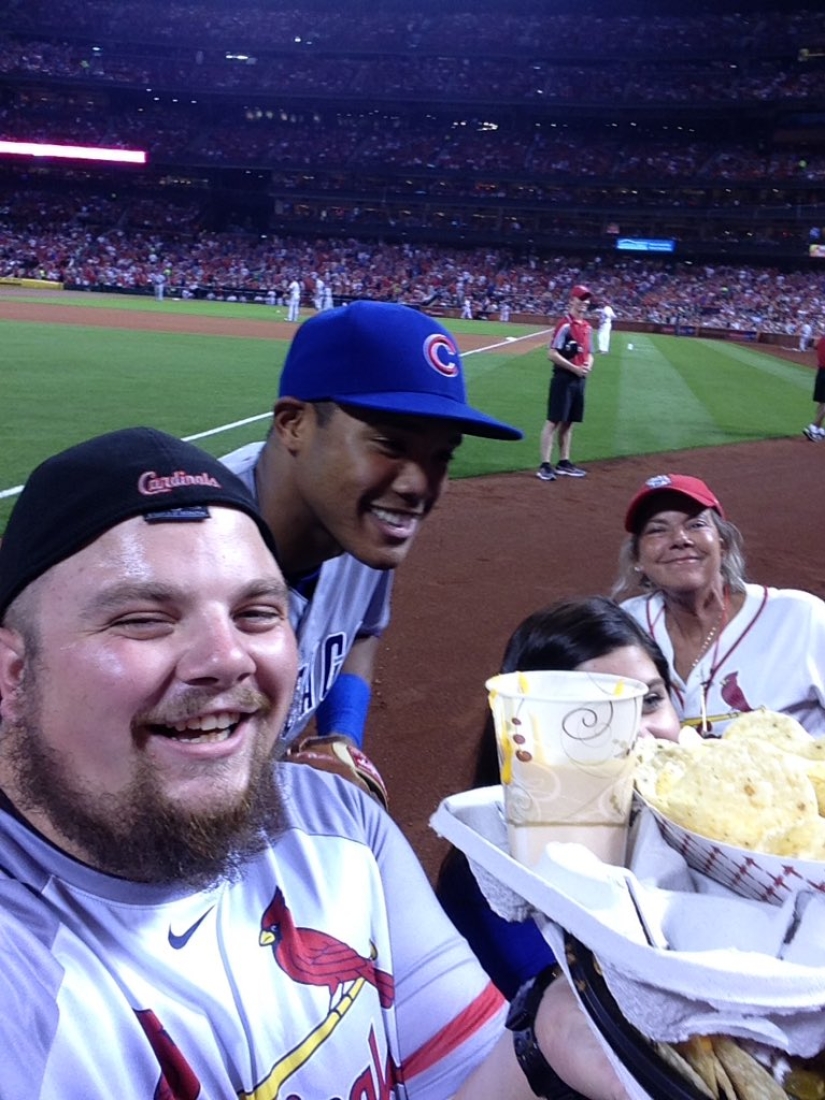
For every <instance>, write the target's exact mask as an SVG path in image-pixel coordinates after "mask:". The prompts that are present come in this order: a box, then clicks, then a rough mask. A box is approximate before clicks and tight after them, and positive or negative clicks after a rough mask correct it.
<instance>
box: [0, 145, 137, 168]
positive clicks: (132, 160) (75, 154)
mask: <svg viewBox="0 0 825 1100" xmlns="http://www.w3.org/2000/svg"><path fill="white" fill-rule="evenodd" d="M2 154H5V155H8V156H17V157H62V158H64V159H66V160H102V161H107V162H109V163H115V164H145V163H146V153H145V152H144V151H143V150H142V149H100V148H97V147H96V146H92V145H51V144H48V143H47V142H40V141H0V155H2Z"/></svg>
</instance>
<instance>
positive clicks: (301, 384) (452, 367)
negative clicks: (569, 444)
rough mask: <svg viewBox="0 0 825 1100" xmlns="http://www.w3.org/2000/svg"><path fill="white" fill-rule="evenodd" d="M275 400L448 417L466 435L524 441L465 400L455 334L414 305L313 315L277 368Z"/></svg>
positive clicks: (358, 306) (371, 305)
mask: <svg viewBox="0 0 825 1100" xmlns="http://www.w3.org/2000/svg"><path fill="white" fill-rule="evenodd" d="M278 395H279V397H296V398H298V399H299V400H300V401H334V402H335V404H336V405H343V406H345V407H346V406H347V405H351V406H352V407H353V408H356V409H374V410H375V411H377V412H386V413H393V414H397V415H402V416H422V417H433V418H434V419H437V420H449V421H451V422H453V423H454V424H455V425H456V427H457V428H458V429H459V430H460V431H462V432H464V433H465V434H467V435H479V436H485V437H486V438H488V439H521V438H522V432H521V431H519V429H518V428H512V427H510V425H509V424H503V423H502V422H501V421H499V420H494V419H493V418H492V417H491V416H487V415H486V413H483V412H479V411H478V409H474V408H473V407H472V406H471V405H469V404H468V403H467V391H466V388H465V385H464V370H463V367H462V363H461V356H460V354H459V351H458V345H457V344H456V341H455V337H453V336H452V334H451V333H449V332H448V331H447V329H445V328H444V327H443V326H442V325H440V324H439V323H438V322H437V321H435V320H433V318H432V317H430V316H428V314H426V313H422V312H421V311H420V310H417V309H413V308H412V307H411V306H402V305H397V304H396V303H394V302H372V301H360V302H352V304H351V305H348V306H341V307H340V308H339V309H330V310H327V311H326V312H324V313H318V314H316V315H315V316H314V317H310V319H309V320H308V321H305V322H304V323H303V324H302V325H301V327H300V328H299V329H298V331H297V333H296V334H295V337H294V339H293V341H292V344H291V345H290V348H289V351H288V352H287V356H286V360H285V362H284V367H283V371H282V372H281V381H280V387H279V390H278Z"/></svg>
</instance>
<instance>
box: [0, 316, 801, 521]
mask: <svg viewBox="0 0 825 1100" xmlns="http://www.w3.org/2000/svg"><path fill="white" fill-rule="evenodd" d="M83 301H86V299H85V298H83ZM124 301H127V302H132V301H133V300H131V299H128V298H127V299H122V298H115V297H113V298H106V305H107V306H108V305H109V303H110V302H111V303H112V305H115V303H117V304H118V305H122V304H123V302H124ZM134 302H135V306H134V308H138V306H140V308H144V309H145V308H147V307H149V308H150V309H153V310H154V309H163V308H166V307H165V305H156V304H155V303H152V302H151V301H147V300H146V299H136V300H134ZM178 304H179V303H176V304H175V308H176V307H177V305H178ZM186 305H187V308H188V306H189V305H190V303H187V304H186ZM198 305H199V309H203V310H206V311H210V312H212V313H213V315H214V311H218V312H224V311H227V310H231V311H232V312H233V313H234V312H235V310H238V311H240V314H241V315H244V316H251V314H252V311H254V312H260V313H263V314H264V315H269V316H272V311H269V313H268V314H267V310H266V307H249V306H236V307H231V306H222V305H217V304H215V303H198ZM447 324H448V327H450V328H452V329H453V330H454V331H456V332H473V333H476V334H478V333H483V335H484V344H485V347H486V346H487V345H488V344H489V345H493V344H495V343H496V342H497V341H499V340H503V339H505V338H506V337H508V336H519V335H523V334H525V333H527V332H530V331H531V329H530V326H514V325H501V324H496V323H486V324H485V323H484V322H464V323H459V322H452V321H448V322H447ZM539 328H540V326H536V328H535V329H533V331H534V332H535V331H536V330H538V329H539ZM0 335H2V338H3V350H4V354H3V357H2V361H0V428H1V429H2V432H3V436H2V438H3V447H2V451H0V490H5V489H8V488H9V487H12V486H15V485H17V484H19V483H21V482H23V481H24V480H25V478H26V477H27V476H28V473H29V471H30V470H31V469H32V468H33V466H35V465H36V464H37V463H38V462H39V461H41V460H42V459H43V458H45V457H46V456H47V455H50V454H53V453H54V452H55V451H58V450H60V449H62V448H63V447H66V446H69V445H70V444H72V443H74V442H77V441H78V440H80V439H85V438H88V437H89V436H90V435H94V434H96V433H98V432H101V431H107V430H110V429H112V428H116V427H121V426H124V425H129V424H139V423H146V424H153V425H155V426H157V427H160V428H163V429H165V430H166V431H169V432H171V433H173V434H175V435H178V436H189V435H197V434H199V433H201V432H205V431H210V430H214V429H218V430H219V434H216V435H212V436H209V437H208V438H204V439H203V440H202V441H201V445H202V446H203V447H204V448H205V449H206V450H208V451H210V452H211V453H213V454H223V453H225V452H226V451H228V450H231V449H232V448H233V447H236V446H239V445H240V444H242V443H245V442H248V441H250V440H253V439H261V438H262V437H263V435H264V433H265V430H266V421H265V420H263V421H261V422H255V423H252V424H248V425H246V426H244V427H241V428H233V429H232V430H228V431H222V430H221V428H222V426H225V425H227V424H231V423H233V422H235V421H238V420H243V419H245V418H248V417H255V416H258V415H266V414H267V413H268V410H269V409H270V407H271V403H272V399H273V397H274V395H275V393H276V391H277V385H278V376H279V373H280V367H281V365H282V363H283V359H284V356H285V355H286V350H287V347H288V342H287V341H285V340H276V339H275V338H274V335H273V339H272V340H261V339H249V340H246V339H243V338H237V337H225V336H219V335H208V336H203V335H181V334H173V333H157V332H152V331H147V330H139V331H131V330H123V329H117V330H115V329H109V328H98V327H90V328H84V327H81V326H75V325H47V324H27V323H23V322H11V321H0ZM548 338H549V334H548ZM628 343H633V345H634V349H633V351H628V348H627V344H628ZM523 347H524V350H523V351H522V350H521V345H518V344H515V343H513V344H512V345H511V346H510V347H509V348H507V349H506V350H505V349H500V348H493V349H492V350H491V351H489V352H487V351H484V352H477V353H475V352H474V353H467V354H465V363H466V368H467V388H468V392H469V396H470V400H471V402H472V403H473V404H474V405H476V406H477V407H479V408H481V409H483V410H484V411H485V412H488V413H489V414H490V415H491V416H495V417H497V418H499V419H501V420H505V421H507V422H508V423H512V424H515V425H518V426H519V427H520V428H522V430H523V431H524V432H525V439H524V440H523V441H521V442H518V443H505V442H500V441H496V440H486V439H477V438H474V437H468V438H467V439H466V440H465V442H464V444H463V445H462V447H461V448H460V449H459V452H458V455H457V458H456V462H455V464H454V471H453V473H454V476H455V477H469V476H476V475H479V474H488V473H496V472H502V471H509V470H523V469H529V468H531V467H534V466H535V465H536V464H537V462H538V447H539V435H540V432H541V428H542V425H543V423H544V419H545V414H546V399H547V386H548V381H549V376H550V365H549V363H548V361H547V353H546V344H545V341H544V338H543V337H542V338H541V342H540V345H539V346H538V347H536V346H535V345H531V344H528V343H527V342H525V344H524V345H523ZM812 385H813V372H812V371H811V370H810V369H808V368H806V367H801V366H797V365H795V364H793V363H786V362H783V361H781V360H778V359H777V358H776V357H774V356H771V355H769V354H765V353H762V352H760V351H759V350H758V349H757V348H756V347H754V346H753V345H748V344H738V343H734V342H730V343H727V342H723V341H718V342H717V341H708V340H697V339H692V338H678V337H670V336H658V335H646V334H639V333H632V334H631V333H623V332H619V331H616V332H614V334H613V344H612V350H611V353H610V354H609V355H607V356H600V355H597V356H596V363H595V369H594V372H593V375H592V378H591V379H590V381H589V383H588V389H587V413H586V417H585V422H584V424H583V425H581V426H579V427H577V428H576V436H575V443H574V457H575V458H576V459H577V460H580V461H582V462H587V461H592V460H593V459H599V458H609V457H612V456H615V455H626V454H642V453H655V452H657V451H663V450H678V449H682V448H692V447H703V446H709V445H715V444H723V443H731V442H737V441H739V440H743V439H759V438H768V437H771V436H780V435H791V434H796V433H797V432H799V430H800V428H801V427H802V426H803V425H804V424H805V423H807V421H808V419H810V413H811V397H810V394H811V388H812ZM12 503H13V500H11V499H0V529H1V528H2V526H3V524H4V523H5V519H6V516H7V514H8V511H9V510H10V508H11V506H12Z"/></svg>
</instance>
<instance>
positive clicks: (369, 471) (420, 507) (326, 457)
mask: <svg viewBox="0 0 825 1100" xmlns="http://www.w3.org/2000/svg"><path fill="white" fill-rule="evenodd" d="M460 442H461V433H460V432H459V431H458V430H457V429H456V427H455V425H453V424H450V423H449V422H447V421H442V420H436V419H433V418H431V417H429V418H428V417H414V416H395V415H389V414H387V413H377V412H371V411H369V410H365V409H355V408H352V407H348V408H347V409H342V408H339V407H336V408H335V409H334V411H333V413H332V415H331V416H330V418H329V419H328V420H326V421H325V422H324V423H323V424H318V423H317V422H316V423H315V425H314V428H313V430H312V432H311V436H310V438H309V439H308V445H307V446H306V447H305V448H304V450H303V453H302V456H301V486H302V492H303V494H304V496H305V498H306V499H307V500H309V501H311V504H312V507H313V509H314V511H315V514H316V516H317V518H318V520H319V521H320V523H321V524H322V525H323V527H324V529H325V530H326V531H327V532H328V534H329V535H330V536H331V537H332V539H333V540H334V541H335V543H336V544H337V545H338V546H339V547H340V548H341V549H343V550H346V551H347V552H348V553H350V554H352V555H353V556H354V557H356V558H358V559H359V561H362V562H365V563H366V564H367V565H370V566H372V567H374V568H376V569H394V568H395V567H396V566H397V565H400V564H401V562H402V561H403V560H404V558H405V557H406V555H407V552H408V551H409V549H410V546H411V545H412V542H413V539H414V538H415V535H416V534H417V532H418V529H419V527H420V525H421V522H422V520H423V519H424V517H425V516H427V515H428V514H429V512H430V511H431V509H432V508H433V506H434V505H435V503H436V501H437V500H438V498H439V496H440V495H441V493H442V491H443V490H444V486H445V483H446V481H447V474H448V470H449V466H450V462H451V460H452V458H453V455H454V454H455V451H456V448H457V447H458V446H459V444H460Z"/></svg>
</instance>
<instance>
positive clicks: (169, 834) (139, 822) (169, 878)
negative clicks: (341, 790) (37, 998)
mask: <svg viewBox="0 0 825 1100" xmlns="http://www.w3.org/2000/svg"><path fill="white" fill-rule="evenodd" d="M32 679H33V677H30V678H29V684H28V685H27V686H28V687H29V688H31V687H32V686H33V685H32V683H31V680H32ZM24 695H25V697H26V699H27V701H28V705H26V706H25V713H24V714H23V715H21V716H20V718H19V719H18V720H16V721H13V722H5V723H3V729H2V752H3V754H4V756H5V757H6V760H7V761H8V763H9V764H10V766H11V768H12V769H13V771H14V777H15V783H16V789H17V796H16V797H17V799H18V804H17V809H18V810H19V811H20V812H21V813H23V814H25V813H26V811H27V810H37V811H39V812H41V813H43V814H45V816H46V817H47V818H48V820H49V823H50V825H51V826H52V828H53V829H55V830H56V831H57V832H58V833H59V834H60V835H61V836H64V837H65V838H66V839H67V840H69V841H71V842H72V844H73V845H74V846H75V848H76V849H79V851H80V853H81V858H83V859H84V861H85V862H87V863H89V864H90V865H91V866H92V867H95V868H96V869H97V870H100V871H104V872H106V873H107V874H111V875H117V876H119V877H122V878H126V879H129V880H131V881H133V882H151V883H167V884H181V885H188V886H192V887H196V888H199V889H200V888H204V887H206V886H209V885H211V884H213V883H215V882H217V881H218V880H220V879H226V878H235V877H236V876H237V875H238V873H239V872H240V870H241V868H242V867H243V865H244V864H245V863H246V862H247V861H248V860H249V859H250V858H251V857H252V856H254V855H256V854H257V853H258V852H261V851H263V850H264V849H265V848H266V847H267V846H268V845H269V843H270V842H271V841H272V840H274V839H275V838H276V837H277V836H278V835H279V834H280V833H281V832H282V830H283V827H284V821H285V813H284V805H283V800H282V796H281V792H280V789H279V784H278V780H277V777H276V774H275V766H274V750H273V749H265V748H263V746H260V745H259V746H258V747H257V748H256V752H255V754H254V756H253V759H252V761H251V762H250V779H249V783H248V784H247V788H246V790H245V791H244V792H243V793H242V794H241V795H239V796H237V797H236V798H235V800H234V802H233V803H232V805H230V806H222V807H220V808H219V809H217V810H209V809H205V810H204V811H202V812H198V811H190V810H187V809H182V808H180V807H178V806H177V805H176V804H175V803H174V802H173V801H172V800H171V799H170V798H168V797H167V796H166V794H165V793H164V792H163V791H162V790H161V788H160V785H159V783H158V782H157V779H156V776H155V774H154V771H153V768H152V765H151V764H150V763H149V762H148V761H146V760H143V761H142V762H141V764H140V766H139V768H138V774H137V776H136V777H135V779H134V780H133V781H132V782H131V783H130V784H129V786H128V787H127V788H126V789H125V790H124V791H122V792H120V793H118V794H106V793H100V792H99V791H95V790H94V789H93V788H88V789H87V788H84V785H83V783H82V781H80V780H78V778H77V776H75V775H74V774H73V773H71V772H70V771H69V769H67V767H66V761H65V760H64V759H63V756H62V754H61V753H60V752H58V751H57V750H55V749H53V748H52V747H51V746H50V745H48V744H47V743H46V742H45V740H44V738H43V736H42V734H41V731H40V725H39V721H38V716H37V711H38V708H37V703H36V698H37V691H36V689H35V690H34V691H31V690H29V691H27V692H25V693H24ZM219 771H220V768H219V767H218V768H217V769H216V776H215V785H216V789H219V788H220V785H221V779H220V775H219V774H217V773H219Z"/></svg>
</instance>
